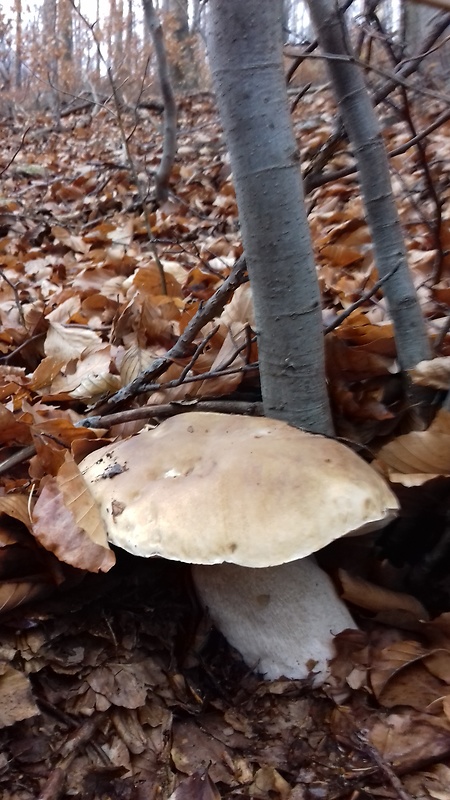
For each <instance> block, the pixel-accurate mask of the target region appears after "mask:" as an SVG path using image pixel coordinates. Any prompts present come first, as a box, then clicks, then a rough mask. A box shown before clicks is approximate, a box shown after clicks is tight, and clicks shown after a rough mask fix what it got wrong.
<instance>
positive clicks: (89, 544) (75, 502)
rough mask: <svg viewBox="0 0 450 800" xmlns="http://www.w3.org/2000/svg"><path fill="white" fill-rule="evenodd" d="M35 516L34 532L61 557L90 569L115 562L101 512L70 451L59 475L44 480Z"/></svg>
mask: <svg viewBox="0 0 450 800" xmlns="http://www.w3.org/2000/svg"><path fill="white" fill-rule="evenodd" d="M32 519H33V535H34V536H35V537H36V539H37V540H38V541H39V542H40V543H41V544H42V546H43V547H45V549H46V550H50V551H51V552H52V553H54V554H55V555H56V557H57V558H58V559H59V560H60V561H63V562H65V563H66V564H71V566H73V567H77V568H78V569H84V570H87V571H89V572H99V571H101V572H107V571H108V570H109V569H111V567H112V566H114V563H115V556H114V553H113V552H112V550H110V549H109V546H108V542H107V538H106V533H105V528H104V525H103V522H102V519H101V516H100V512H99V510H98V508H97V506H96V505H95V503H94V501H93V499H92V497H91V495H90V492H89V490H88V489H87V487H86V484H85V483H84V481H83V478H82V477H81V475H80V472H79V470H78V467H77V465H76V464H75V461H74V460H73V458H72V457H71V456H70V454H69V453H66V458H65V462H64V464H63V465H62V467H61V469H60V471H59V472H58V475H57V477H56V478H49V479H48V480H47V481H46V482H45V484H44V486H43V488H42V491H41V494H40V496H39V497H38V499H37V501H36V505H35V507H34V510H33V515H32Z"/></svg>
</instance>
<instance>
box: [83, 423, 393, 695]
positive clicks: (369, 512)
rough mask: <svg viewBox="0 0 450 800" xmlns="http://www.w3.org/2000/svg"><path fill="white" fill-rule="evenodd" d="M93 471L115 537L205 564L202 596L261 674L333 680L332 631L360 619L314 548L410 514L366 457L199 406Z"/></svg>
mask: <svg viewBox="0 0 450 800" xmlns="http://www.w3.org/2000/svg"><path fill="white" fill-rule="evenodd" d="M80 469H81V472H82V474H83V476H84V480H85V481H86V483H87V484H88V486H89V488H90V491H91V492H92V495H93V497H94V499H95V502H96V503H97V504H98V506H99V508H100V511H101V515H102V518H103V520H104V523H105V525H106V528H107V532H108V538H109V541H110V542H111V543H112V544H114V545H116V546H118V547H121V548H123V549H124V550H127V551H128V552H130V553H134V554H135V555H138V556H147V557H151V556H161V557H163V558H167V559H173V560H176V561H184V562H188V563H191V564H193V565H195V566H194V567H193V578H194V583H195V585H196V588H197V592H198V595H199V597H200V600H201V602H202V603H203V605H204V606H205V607H207V609H208V611H209V613H210V616H211V618H212V620H213V622H214V623H215V624H216V626H217V627H218V628H219V629H220V630H221V631H222V633H223V634H224V635H225V637H226V638H227V639H228V641H229V642H230V644H232V645H233V646H234V647H235V648H236V649H237V650H238V651H239V652H240V653H241V655H242V657H243V659H244V660H245V662H246V663H247V664H248V665H249V666H250V667H251V668H252V669H255V670H257V671H258V672H260V673H262V674H263V675H264V676H265V677H266V678H269V679H275V678H278V677H281V676H285V677H288V678H305V677H307V676H308V675H309V673H310V672H311V671H312V672H313V673H314V681H315V683H316V684H319V683H320V682H322V681H323V680H324V678H325V677H326V674H327V662H328V660H329V659H330V658H332V657H333V655H334V648H333V636H334V635H335V634H336V633H339V632H340V631H342V630H344V629H345V628H352V627H353V628H354V627H355V623H354V621H353V619H352V617H351V615H350V613H349V611H348V609H347V607H346V606H345V604H344V603H343V602H342V601H341V600H340V599H339V597H338V595H337V593H336V591H335V589H334V587H333V584H332V582H331V580H330V579H329V577H328V576H327V575H326V574H325V572H323V571H322V570H321V569H320V568H319V567H318V566H317V564H316V563H315V560H314V558H312V554H313V553H315V552H316V551H317V550H320V549H321V548H322V547H325V545H327V544H329V543H330V542H332V541H333V540H335V539H338V538H339V537H341V536H345V535H347V534H352V535H355V534H360V533H365V532H366V531H369V530H371V529H374V528H380V527H382V526H383V525H386V524H387V523H388V522H389V521H390V520H391V519H392V518H393V517H394V515H395V514H396V512H397V510H398V502H397V499H396V497H395V495H394V494H393V493H392V492H391V490H390V489H389V487H388V485H387V484H386V482H385V481H384V480H383V478H382V477H381V476H380V475H378V474H377V473H376V472H375V471H374V470H373V469H372V468H371V467H370V466H369V465H368V464H366V462H365V461H363V460H362V459H361V458H360V457H359V456H357V455H356V454H355V453H353V452H352V451H351V450H350V449H348V448H347V447H345V446H344V445H343V444H340V443H339V442H337V441H335V440H333V439H330V438H327V437H324V436H319V435H315V434H311V433H305V432H304V431H302V430H299V429H297V428H294V427H291V426H290V425H288V424H287V423H285V422H282V421H279V420H274V419H268V418H264V417H241V416H237V415H228V414H213V413H198V412H191V413H185V414H181V415H179V416H175V417H172V418H170V419H167V420H166V421H164V422H162V423H161V424H160V425H159V426H158V427H156V428H153V429H151V428H146V429H144V430H142V431H141V432H140V433H138V434H137V435H136V436H133V437H131V438H130V439H127V440H123V441H119V442H117V443H115V444H111V445H108V446H107V447H104V448H102V449H100V450H97V451H95V452H93V453H91V454H90V455H89V456H88V457H87V458H85V459H84V460H83V461H82V462H81V464H80Z"/></svg>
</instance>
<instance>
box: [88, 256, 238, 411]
mask: <svg viewBox="0 0 450 800" xmlns="http://www.w3.org/2000/svg"><path fill="white" fill-rule="evenodd" d="M246 269H247V267H246V262H245V257H244V256H241V257H240V258H239V259H238V260H237V261H236V263H235V265H234V266H233V268H232V270H231V272H230V274H229V275H228V277H227V278H226V279H225V280H224V282H223V284H222V285H221V286H219V288H218V289H217V291H216V292H214V294H213V295H212V297H210V298H209V300H207V301H206V303H205V304H204V305H203V306H201V308H199V310H198V311H197V313H196V314H195V315H194V316H193V317H192V319H191V321H190V322H189V324H188V325H187V326H186V328H185V329H184V331H183V333H182V334H181V336H180V337H179V338H178V339H177V341H176V342H175V344H174V346H173V347H171V348H170V350H168V351H167V353H165V355H164V356H161V357H160V358H156V359H155V360H154V361H153V363H152V364H150V366H149V367H147V369H145V370H143V371H142V372H141V373H140V374H139V375H138V376H137V378H135V379H134V380H133V381H131V383H129V384H127V386H124V387H123V388H122V389H119V391H118V392H116V393H115V394H113V395H112V396H111V397H109V398H108V400H106V401H105V402H104V403H102V405H101V407H100V409H99V411H100V413H101V414H103V413H106V412H108V411H112V410H113V409H115V408H116V406H118V405H120V404H121V403H124V402H125V401H127V400H130V399H131V398H132V397H136V396H137V395H139V394H141V393H142V392H145V391H147V389H146V387H147V386H148V384H149V383H150V382H151V381H154V379H155V378H158V377H159V376H160V375H162V374H163V373H164V372H166V370H167V369H168V368H169V366H170V365H171V364H172V362H173V361H176V360H177V359H180V358H186V355H188V354H189V350H190V348H191V345H192V342H193V341H194V339H195V337H196V336H197V334H198V333H199V332H200V331H201V329H202V328H203V327H204V326H205V325H206V324H207V323H208V322H210V321H211V320H212V319H214V317H216V316H218V315H219V314H220V313H221V312H222V311H223V308H224V306H225V304H226V303H227V301H228V300H229V298H230V297H231V295H232V294H233V292H234V291H235V290H236V289H237V288H238V286H240V285H241V284H242V283H244V280H245V272H246Z"/></svg>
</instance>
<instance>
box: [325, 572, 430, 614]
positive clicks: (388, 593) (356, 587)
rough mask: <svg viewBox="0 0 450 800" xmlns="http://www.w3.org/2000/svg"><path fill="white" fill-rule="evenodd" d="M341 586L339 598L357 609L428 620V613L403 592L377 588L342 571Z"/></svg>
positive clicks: (414, 599)
mask: <svg viewBox="0 0 450 800" xmlns="http://www.w3.org/2000/svg"><path fill="white" fill-rule="evenodd" d="M338 575H339V580H340V583H341V586H342V592H341V596H342V597H343V599H344V600H346V601H347V602H348V603H352V604H353V605H355V606H359V608H365V609H367V610H368V611H373V612H374V613H379V612H380V611H408V612H409V613H410V614H411V615H412V616H414V617H416V618H417V619H419V620H426V619H428V612H427V611H426V609H425V608H424V606H423V605H422V603H420V602H419V600H417V599H416V598H415V597H413V596H412V595H410V594H405V593H404V592H394V591H392V589H386V588H385V587H383V586H377V585H376V584H375V583H370V581H366V580H365V579H364V578H360V577H359V576H357V575H351V574H350V573H349V572H347V571H346V570H344V569H340V570H339V571H338Z"/></svg>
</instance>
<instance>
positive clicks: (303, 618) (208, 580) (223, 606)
mask: <svg viewBox="0 0 450 800" xmlns="http://www.w3.org/2000/svg"><path fill="white" fill-rule="evenodd" d="M193 576H194V583H195V586H196V588H197V592H198V594H199V597H200V600H201V602H202V604H203V605H204V606H205V608H207V609H208V611H209V614H210V616H211V619H212V621H213V622H214V624H215V625H216V627H217V628H218V629H219V630H220V631H221V633H223V635H224V636H225V638H226V639H227V640H228V642H229V643H230V644H231V645H232V646H233V647H235V648H236V650H238V652H239V653H240V654H241V655H242V658H243V659H244V661H245V663H246V664H248V666H249V667H251V669H253V670H255V671H257V672H260V673H261V674H262V675H264V677H265V678H268V679H269V680H275V679H277V678H280V677H282V676H284V677H286V678H297V679H303V678H306V677H308V675H310V674H311V673H313V675H314V685H315V686H319V685H321V684H322V683H323V682H324V681H325V680H326V678H327V675H328V661H329V660H330V659H331V658H333V656H334V655H335V649H334V645H333V637H334V635H335V634H337V633H339V632H340V631H343V630H345V629H346V628H356V625H355V623H354V621H353V619H352V617H351V615H350V612H349V611H348V609H347V607H346V606H345V605H344V603H343V602H342V600H341V599H340V598H339V597H338V595H337V593H336V591H335V589H334V586H333V584H332V582H331V580H330V578H329V577H328V575H327V574H326V573H325V572H323V570H321V569H320V567H318V566H317V564H316V562H315V560H314V558H313V557H309V558H304V559H302V560H300V561H293V562H291V563H289V564H282V565H280V566H277V567H268V568H263V569H252V568H249V567H239V566H236V565H234V564H216V565H214V566H203V565H195V566H193Z"/></svg>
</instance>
